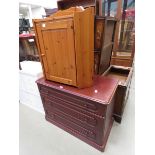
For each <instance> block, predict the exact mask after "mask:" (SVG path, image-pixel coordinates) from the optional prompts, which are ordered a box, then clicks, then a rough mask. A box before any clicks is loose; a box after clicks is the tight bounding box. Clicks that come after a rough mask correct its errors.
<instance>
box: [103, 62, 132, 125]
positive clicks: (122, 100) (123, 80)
mask: <svg viewBox="0 0 155 155" xmlns="http://www.w3.org/2000/svg"><path fill="white" fill-rule="evenodd" d="M132 72H133V69H132V68H131V67H123V66H114V65H112V66H110V67H109V68H108V69H107V71H106V72H105V73H104V76H106V77H110V78H113V79H117V80H119V84H118V87H117V91H116V100H115V107H114V118H115V121H117V122H119V123H121V120H122V117H123V112H124V108H125V105H126V103H127V100H128V96H129V92H130V85H131V78H132Z"/></svg>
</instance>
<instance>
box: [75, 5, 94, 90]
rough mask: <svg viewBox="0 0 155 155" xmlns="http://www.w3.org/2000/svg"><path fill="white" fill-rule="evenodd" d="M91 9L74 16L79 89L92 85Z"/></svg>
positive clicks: (92, 14) (92, 37)
mask: <svg viewBox="0 0 155 155" xmlns="http://www.w3.org/2000/svg"><path fill="white" fill-rule="evenodd" d="M93 12H94V11H93V8H89V9H86V10H85V13H84V14H83V13H80V12H79V13H76V14H75V16H74V32H75V49H76V66H77V82H78V83H77V85H78V87H79V88H82V87H89V86H91V85H92V84H93V79H92V75H93V73H94V69H93V68H94V13H93Z"/></svg>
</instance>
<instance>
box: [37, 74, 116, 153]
mask: <svg viewBox="0 0 155 155" xmlns="http://www.w3.org/2000/svg"><path fill="white" fill-rule="evenodd" d="M37 84H38V88H39V91H40V95H41V98H42V102H43V106H44V110H45V114H46V115H45V118H46V120H47V121H49V122H51V123H52V124H54V125H56V126H58V127H60V128H62V129H64V130H65V131H67V132H69V133H70V134H72V135H74V136H75V137H77V138H79V139H81V140H83V141H84V142H86V143H88V144H89V145H91V146H93V147H95V148H96V149H98V150H101V151H104V148H105V145H106V142H107V139H108V136H109V133H110V130H111V127H112V123H113V117H112V115H113V108H114V102H115V92H116V89H117V85H118V80H115V79H111V78H106V77H99V76H98V77H94V84H93V86H92V87H89V88H84V89H79V88H75V87H73V86H68V85H64V84H60V83H56V82H51V81H46V80H44V79H43V78H41V79H39V80H38V81H37Z"/></svg>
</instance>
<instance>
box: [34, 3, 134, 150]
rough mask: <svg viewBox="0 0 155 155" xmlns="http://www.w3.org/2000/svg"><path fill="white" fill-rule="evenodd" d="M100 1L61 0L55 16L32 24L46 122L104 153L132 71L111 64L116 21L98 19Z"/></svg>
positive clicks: (126, 93) (112, 19)
mask: <svg viewBox="0 0 155 155" xmlns="http://www.w3.org/2000/svg"><path fill="white" fill-rule="evenodd" d="M101 2H102V1H99V0H86V1H84V0H74V1H73V0H60V1H58V10H59V11H58V12H56V13H54V14H52V15H51V16H49V17H47V18H45V19H35V20H33V24H34V29H35V34H36V42H37V46H38V51H39V56H40V60H41V64H42V69H43V74H44V78H41V79H39V80H37V81H36V82H37V84H38V88H39V92H40V95H41V99H42V103H43V107H44V111H45V118H46V120H48V121H49V122H51V123H53V124H55V125H57V126H58V127H60V128H62V129H64V130H65V131H67V132H69V133H70V134H72V135H74V136H76V137H78V138H79V139H81V140H83V141H85V142H86V143H88V144H90V145H91V146H93V147H95V148H96V149H98V150H101V151H104V148H105V145H106V142H107V139H108V136H109V133H110V130H111V127H112V123H113V120H114V119H115V121H117V122H119V123H120V122H121V120H122V115H123V110H124V107H125V104H126V102H127V99H128V95H129V89H130V83H131V77H132V68H131V67H126V68H125V67H123V66H113V65H112V66H110V61H111V54H112V50H113V44H115V43H114V38H116V37H115V36H114V33H115V24H116V19H115V18H112V17H104V16H102V7H101V4H102V3H101ZM80 5H82V6H83V7H79V6H80ZM74 6H78V7H74ZM95 74H99V75H95ZM101 74H103V75H102V76H101Z"/></svg>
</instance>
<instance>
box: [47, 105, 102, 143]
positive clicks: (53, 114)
mask: <svg viewBox="0 0 155 155" xmlns="http://www.w3.org/2000/svg"><path fill="white" fill-rule="evenodd" d="M46 116H48V117H49V118H50V119H52V120H54V121H55V122H57V123H60V124H62V125H63V126H66V127H67V128H69V129H71V130H73V131H74V132H76V133H78V134H80V135H81V136H84V137H86V138H88V139H90V140H91V141H94V142H95V143H98V144H102V138H101V137H103V127H104V122H102V128H100V130H99V129H98V130H94V129H92V128H86V127H85V126H83V125H81V123H80V122H79V121H78V120H76V119H74V118H72V117H69V116H68V115H67V114H66V113H62V112H60V111H57V110H55V109H54V108H52V109H50V108H49V107H48V106H47V107H46Z"/></svg>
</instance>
